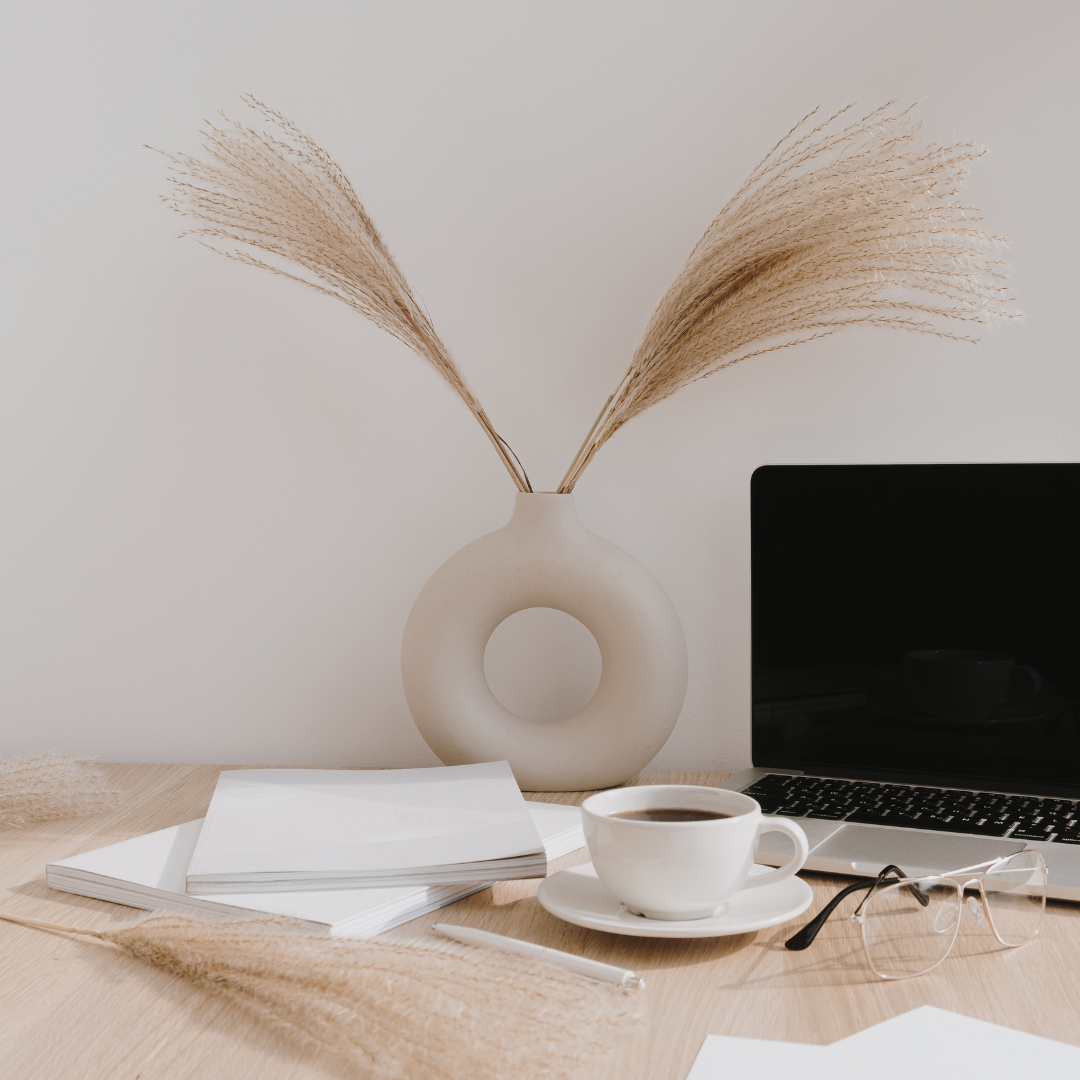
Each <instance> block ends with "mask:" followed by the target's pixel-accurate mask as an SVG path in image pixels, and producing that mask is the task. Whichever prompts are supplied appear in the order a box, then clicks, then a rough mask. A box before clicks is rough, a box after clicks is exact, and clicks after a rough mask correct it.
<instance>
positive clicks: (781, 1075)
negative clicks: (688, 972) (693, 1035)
mask: <svg viewBox="0 0 1080 1080" xmlns="http://www.w3.org/2000/svg"><path fill="white" fill-rule="evenodd" d="M1013 992H1019V991H1018V990H1017V988H1016V987H1013ZM1032 1072H1037V1073H1038V1074H1039V1075H1040V1076H1045V1077H1047V1078H1050V1077H1054V1078H1057V1077H1067V1076H1080V1047H1076V1046H1070V1045H1069V1044H1067V1043H1062V1042H1057V1041H1055V1040H1053V1039H1045V1038H1042V1037H1041V1036H1039V1035H1030V1034H1028V1032H1026V1031H1017V1030H1016V1029H1015V1028H1008V1027H1002V1026H1001V1025H999V1024H991V1023H988V1022H987V1021H985V1020H975V1019H973V1018H972V1017H970V1016H961V1015H960V1014H959V1013H954V1012H947V1011H946V1010H944V1009H935V1008H934V1007H933V1006H931V1005H923V1006H921V1007H920V1008H918V1009H912V1010H911V1011H910V1012H906V1013H901V1014H900V1015H899V1016H894V1017H893V1018H892V1019H891V1020H886V1021H884V1022H883V1023H880V1024H875V1025H874V1026H873V1027H869V1028H865V1029H864V1030H862V1031H859V1032H856V1033H855V1034H854V1035H849V1036H848V1037H847V1038H846V1039H839V1040H838V1041H837V1042H834V1043H830V1044H829V1045H827V1046H812V1045H808V1044H805V1043H789V1042H772V1041H767V1040H764V1039H742V1038H738V1037H735V1036H730V1035H709V1036H707V1037H706V1039H705V1042H704V1043H703V1044H702V1046H701V1050H700V1051H699V1053H698V1056H697V1059H696V1060H695V1061H694V1065H693V1068H691V1070H690V1073H689V1075H688V1076H687V1078H686V1080H727V1078H728V1077H732V1076H752V1077H754V1080H792V1077H798V1078H799V1080H866V1078H871V1080H911V1077H912V1076H913V1075H915V1074H923V1075H925V1074H932V1075H935V1076H937V1075H940V1076H943V1077H945V1076H956V1077H959V1076H964V1077H980V1078H982V1080H1006V1078H1008V1080H1012V1078H1014V1077H1019V1076H1025V1075H1027V1074H1029V1073H1032Z"/></svg>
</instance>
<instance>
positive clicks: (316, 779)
mask: <svg viewBox="0 0 1080 1080" xmlns="http://www.w3.org/2000/svg"><path fill="white" fill-rule="evenodd" d="M546 871H547V859H546V857H545V855H544V845H543V843H542V841H541V840H540V835H539V833H538V832H537V831H536V826H535V825H534V824H533V822H532V818H531V817H530V816H529V812H528V810H527V809H526V806H525V800H524V799H523V798H522V795H521V791H520V789H519V788H518V785H517V781H516V780H515V779H514V774H513V773H512V772H511V771H510V765H509V764H508V763H507V762H505V761H489V762H483V763H481V764H477V765H448V766H443V767H441V768H432V769H386V770H373V769H347V770H342V769H248V770H240V771H226V772H223V773H221V775H220V776H219V777H218V784H217V789H216V790H215V791H214V796H213V798H212V799H211V801H210V808H209V810H207V813H206V822H205V824H204V825H203V828H202V832H201V833H200V834H199V841H198V843H197V844H196V846H195V853H194V855H192V857H191V865H190V866H189V867H188V872H187V891H188V892H189V893H193V894H199V895H216V894H218V893H242V892H260V893H263V892H276V891H278V890H284V891H288V892H295V891H297V890H300V889H319V890H325V889H355V888H372V887H375V886H381V885H387V886H390V885H445V884H450V883H455V884H460V883H464V882H470V881H472V882H480V881H494V880H498V879H502V878H528V877H543V876H544V874H545V873H546Z"/></svg>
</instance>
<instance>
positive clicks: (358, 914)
mask: <svg viewBox="0 0 1080 1080" xmlns="http://www.w3.org/2000/svg"><path fill="white" fill-rule="evenodd" d="M525 805H526V807H527V811H528V813H529V815H530V817H531V818H532V821H533V822H534V825H535V828H536V829H537V830H538V832H539V834H540V836H541V837H542V839H543V845H544V850H545V852H546V855H547V858H549V859H557V858H559V857H560V856H561V855H566V854H569V852H571V851H576V850H577V849H578V848H580V847H584V845H585V838H584V836H583V835H582V831H581V811H580V810H579V809H578V808H577V807H576V806H561V805H558V804H556V803H526V804H525ZM202 824H203V821H202V818H200V819H199V820H197V821H189V822H186V823H185V824H183V825H174V826H173V827H172V828H169V829H161V830H159V831H158V832H153V833H150V834H149V835H147V836H139V837H136V838H135V839H134V840H124V841H122V842H121V843H119V844H110V845H109V846H108V847H104V848H99V849H98V850H97V851H88V852H86V853H85V854H83V855H75V856H74V857H72V858H70V859H63V860H62V861H60V862H57V863H52V864H51V865H50V866H48V867H47V868H46V880H47V881H48V883H49V885H51V886H52V887H53V888H54V889H59V890H61V891H62V892H70V893H77V894H78V895H80V896H91V897H94V899H96V900H108V901H110V902H111V903H114V904H126V905H127V906H129V907H137V908H146V909H148V910H151V911H155V910H156V911H176V912H181V913H184V914H188V915H205V914H208V913H216V914H220V915H228V916H233V917H240V916H251V915H256V914H270V915H278V916H284V917H285V918H289V919H296V920H298V921H299V922H302V923H305V924H307V925H308V926H309V927H310V928H311V929H313V930H316V931H319V932H322V933H328V934H330V935H331V936H332V937H369V936H370V935H372V934H378V933H381V932H382V931H383V930H389V929H390V928H391V927H394V926H398V925H399V924H401V923H403V922H406V921H408V920H409V919H414V918H416V917H417V916H418V915H425V914H427V912H429V911H434V910H435V909H436V908H439V907H443V906H445V905H446V904H452V903H453V902H454V901H455V900H460V899H461V898H462V897H464V896H469V895H470V894H471V893H474V892H479V890H480V889H483V888H486V887H487V886H488V885H490V884H492V882H491V881H488V882H483V883H472V884H467V885H461V884H450V885H437V886H432V887H423V886H420V887H416V886H413V887H399V888H381V889H337V890H331V891H325V892H318V891H305V892H291V893H290V892H275V893H267V894H258V893H244V894H241V895H220V896H215V898H214V899H213V900H208V899H203V898H202V897H200V896H189V895H188V894H187V893H185V891H184V875H185V873H186V872H187V868H188V863H189V862H190V860H191V856H192V854H193V852H194V851H195V846H196V843H197V841H198V838H199V833H200V830H201V828H202Z"/></svg>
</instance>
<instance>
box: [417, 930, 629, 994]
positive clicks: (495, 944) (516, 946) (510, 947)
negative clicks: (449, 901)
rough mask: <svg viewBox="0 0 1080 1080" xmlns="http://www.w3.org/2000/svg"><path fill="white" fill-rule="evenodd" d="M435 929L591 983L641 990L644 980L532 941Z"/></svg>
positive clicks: (480, 932)
mask: <svg viewBox="0 0 1080 1080" xmlns="http://www.w3.org/2000/svg"><path fill="white" fill-rule="evenodd" d="M434 929H435V930H437V931H438V932H439V933H440V934H442V935H443V937H448V938H453V939H454V940H455V941H461V942H464V943H465V944H466V945H481V946H486V947H487V948H489V949H502V951H503V952H511V953H517V954H518V955H519V956H531V957H532V958H533V959H534V960H544V961H546V962H547V963H549V964H554V965H555V966H556V967H561V968H565V969H566V970H567V971H573V972H576V973H577V974H578V975H585V976H587V977H588V978H590V979H599V980H600V981H601V982H607V983H614V984H615V985H616V986H633V987H636V988H637V989H639V990H640V989H642V988H643V987H644V986H645V980H644V979H639V978H638V977H637V976H636V975H635V974H634V973H633V972H632V971H627V970H626V968H621V967H615V966H614V965H613V964H601V963H600V961H599V960H589V959H587V958H586V957H584V956H575V955H574V954H573V953H568V952H562V951H561V950H559V949H546V948H544V946H543V945H535V944H533V942H531V941H519V940H518V939H517V938H512V937H503V936H502V934H490V933H488V931H487V930H474V929H473V928H472V927H471V926H452V925H451V924H449V923H436V924H435V926H434Z"/></svg>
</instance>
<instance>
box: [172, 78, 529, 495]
mask: <svg viewBox="0 0 1080 1080" xmlns="http://www.w3.org/2000/svg"><path fill="white" fill-rule="evenodd" d="M243 100H244V102H245V103H246V104H247V105H249V106H250V107H251V108H252V109H253V110H254V111H255V112H256V113H257V114H258V115H259V118H260V123H259V126H248V125H246V124H242V123H240V122H239V121H236V120H230V119H229V118H228V117H226V116H224V115H223V116H222V121H223V122H222V123H221V124H220V125H216V124H211V123H208V124H207V127H206V130H205V131H204V132H203V136H204V138H205V142H204V144H203V151H204V156H203V157H201V158H199V157H193V156H190V155H188V154H168V153H166V154H165V157H167V158H168V159H169V162H170V163H171V168H170V174H171V180H172V195H171V197H170V198H169V199H167V200H166V201H167V202H168V205H169V206H171V207H172V209H173V210H175V211H176V212H177V213H179V214H182V215H183V216H185V217H189V218H194V219H195V220H196V221H198V222H200V225H199V226H198V227H196V228H193V229H191V230H189V232H187V233H185V234H183V235H185V236H186V235H191V236H195V237H197V238H198V239H199V240H200V241H201V242H202V243H204V244H205V245H206V246H207V247H209V248H211V249H212V250H214V251H217V252H219V253H220V254H222V255H226V256H228V257H229V258H230V259H236V260H237V261H238V262H242V263H247V264H248V265H249V266H259V267H262V268H263V269H264V270H270V271H271V272H273V273H275V274H281V275H283V276H284V277H287V278H291V279H292V280H293V281H299V282H300V283H301V284H303V285H307V286H309V287H310V288H312V289H316V290H317V291H318V292H321V293H325V294H326V295H327V296H332V297H334V298H335V299H337V300H341V301H343V302H344V303H346V304H348V305H349V306H350V307H351V308H353V309H355V310H356V311H358V312H360V314H361V315H363V316H365V317H366V318H368V319H370V320H371V321H372V322H373V323H375V325H376V326H379V327H381V328H382V329H383V330H385V331H387V333H390V334H392V335H393V336H394V337H396V338H397V339H398V340H399V341H402V342H404V344H406V345H408V346H409V348H410V349H412V350H413V351H414V352H415V353H417V355H419V356H420V357H422V358H423V359H424V360H426V361H427V362H428V363H429V364H430V365H431V366H432V367H433V368H434V369H435V370H436V371H437V372H438V373H439V374H440V375H441V376H442V377H443V378H444V379H445V380H446V381H447V382H448V383H449V384H450V386H451V387H452V388H453V390H454V392H455V393H456V394H457V395H458V397H460V398H461V400H462V401H464V402H465V404H466V406H467V407H468V409H469V411H470V412H471V413H472V414H473V416H474V417H475V418H476V420H477V421H478V422H479V424H480V426H481V427H482V428H483V430H484V433H485V434H486V435H487V437H488V438H489V439H490V440H491V443H492V445H493V446H494V447H495V451H496V453H497V454H498V455H499V459H500V460H501V461H502V463H503V465H504V466H505V467H506V470H507V471H508V472H509V473H510V476H511V478H512V479H513V481H514V483H515V484H516V485H517V487H518V489H519V490H521V491H531V490H532V488H531V486H530V485H529V478H528V476H527V475H526V474H525V470H524V469H523V468H522V466H521V464H520V462H519V461H518V459H517V456H516V455H515V454H514V452H513V451H512V450H511V449H510V447H509V446H508V445H507V443H506V441H505V440H504V439H503V438H502V437H501V436H500V435H499V434H498V433H497V432H496V431H495V428H494V427H493V426H492V424H491V421H490V420H489V419H488V417H487V414H486V413H485V412H484V410H483V408H482V407H481V405H480V402H479V401H478V400H477V399H476V396H475V395H474V394H473V392H472V391H471V390H470V389H469V387H468V385H467V384H466V382H465V379H464V376H463V375H462V374H461V372H460V371H459V370H458V366H457V364H455V363H454V360H453V357H452V356H451V355H450V350H449V349H447V347H446V346H445V345H444V344H443V343H442V341H441V340H440V339H439V336H438V334H436V333H435V329H434V327H433V326H432V325H431V320H430V319H429V318H428V316H427V313H426V312H425V311H424V309H423V307H422V305H421V304H420V303H419V301H418V300H417V299H416V297H415V296H414V295H413V292H412V290H411V289H410V288H409V284H408V282H407V281H406V280H405V275H404V274H402V272H401V270H400V269H399V268H398V265H397V263H396V262H395V261H394V258H393V256H392V255H391V254H390V251H389V249H388V248H387V246H386V244H385V243H384V241H383V238H382V237H381V236H380V235H379V231H378V229H376V228H375V224H374V222H373V221H372V220H371V218H370V217H369V216H368V214H367V211H366V210H365V209H364V207H363V204H362V203H361V202H360V200H359V199H358V198H357V196H356V192H355V191H354V190H353V187H352V184H350V183H349V180H348V177H346V175H345V173H344V172H343V171H342V169H341V167H340V166H339V165H338V164H337V162H335V161H334V159H333V158H331V157H330V155H329V154H328V153H327V152H326V151H325V150H323V149H322V147H321V146H319V144H318V143H316V142H315V141H314V140H313V139H312V138H310V136H308V135H305V134H304V133H303V132H302V131H301V130H300V129H299V128H298V127H297V126H296V125H295V124H294V123H293V122H292V121H291V120H289V119H287V118H286V117H284V116H282V114H281V113H279V112H275V111H274V110H273V109H271V108H269V107H268V106H266V105H264V104H263V103H262V102H261V101H259V100H258V99H257V98H255V97H252V96H251V95H250V94H245V95H243ZM161 152H162V153H164V151H161ZM255 251H258V252H261V253H262V256H269V257H270V259H271V261H267V259H266V258H265V257H260V256H259V255H256V254H254V253H253V252H255Z"/></svg>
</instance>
